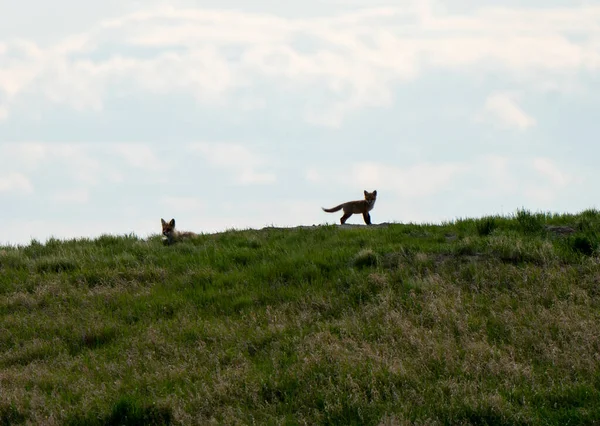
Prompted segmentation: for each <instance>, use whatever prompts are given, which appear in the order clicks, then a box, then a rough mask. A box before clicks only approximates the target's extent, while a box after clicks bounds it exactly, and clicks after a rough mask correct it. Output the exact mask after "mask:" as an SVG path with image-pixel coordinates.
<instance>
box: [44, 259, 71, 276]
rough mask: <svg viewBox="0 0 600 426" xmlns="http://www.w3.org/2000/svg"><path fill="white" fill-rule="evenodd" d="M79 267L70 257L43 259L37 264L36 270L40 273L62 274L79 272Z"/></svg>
mask: <svg viewBox="0 0 600 426" xmlns="http://www.w3.org/2000/svg"><path fill="white" fill-rule="evenodd" d="M78 267H79V265H78V264H77V262H76V261H75V260H73V259H70V258H68V257H43V258H41V259H39V260H38V261H37V262H36V263H35V270H36V271H37V272H39V273H56V274H58V273H61V272H70V271H75V270H77V269H78Z"/></svg>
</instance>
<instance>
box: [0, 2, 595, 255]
mask: <svg viewBox="0 0 600 426" xmlns="http://www.w3.org/2000/svg"><path fill="white" fill-rule="evenodd" d="M598 117H600V1H596V2H594V1H574V0H572V1H564V0H562V1H559V0H543V1H541V0H529V1H528V2H527V6H526V7H524V6H523V2H520V1H515V0H508V1H506V0H505V1H492V0H477V1H476V0H444V1H433V0H407V1H400V0H369V1H367V0H347V1H342V0H305V1H303V2H285V1H279V0H278V1H276V0H255V1H252V2H249V1H247V0H221V1H218V2H217V1H214V0H213V1H199V0H197V1H193V0H181V1H171V2H163V1H159V0H150V1H148V0H145V1H133V0H119V1H117V0H104V1H102V2H93V3H90V2H82V1H80V0H53V1H52V2H48V1H47V0H21V1H19V2H14V1H10V0H0V218H1V223H2V228H1V231H0V244H4V245H7V244H9V245H17V244H28V243H29V242H30V241H31V240H32V239H36V240H38V241H45V240H47V239H48V238H50V237H54V238H59V239H70V238H84V237H85V238H94V237H97V236H99V235H102V234H113V235H122V234H135V235H138V236H140V237H146V236H148V235H152V234H156V233H159V232H160V219H161V218H164V219H166V220H169V219H171V218H175V219H176V222H177V227H178V229H180V230H187V231H195V232H198V233H209V232H218V231H224V230H228V229H247V228H262V227H265V226H282V227H287V226H297V225H313V224H315V225H318V224H326V223H329V224H331V223H338V221H339V217H340V216H341V214H339V213H325V212H323V211H322V210H321V207H332V206H335V205H337V204H340V203H342V202H345V201H350V200H356V199H361V198H362V197H363V191H364V190H368V191H372V190H375V189H376V190H377V192H378V199H377V203H376V205H375V208H374V209H373V211H372V212H371V218H372V221H373V223H381V222H398V223H409V222H411V223H440V222H443V221H451V220H455V219H459V218H465V217H481V216H485V215H496V214H501V215H510V214H514V213H515V212H516V210H517V209H521V208H525V209H528V210H531V211H549V212H559V213H576V212H579V211H581V210H584V209H588V208H596V207H597V205H598V202H597V200H598V199H599V196H600V191H599V190H598V189H596V188H597V182H598V181H599V180H600V168H598V167H597V165H596V164H597V162H598V158H600V143H598V141H599V139H598V137H599V135H600V120H599V119H598ZM348 223H356V224H360V223H363V222H362V217H361V216H360V215H354V216H352V218H350V219H349V220H348Z"/></svg>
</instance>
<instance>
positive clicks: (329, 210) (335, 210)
mask: <svg viewBox="0 0 600 426" xmlns="http://www.w3.org/2000/svg"><path fill="white" fill-rule="evenodd" d="M343 206H344V205H343V204H340V205H339V206H336V207H332V208H330V209H326V208H325V207H321V208H322V209H323V211H324V212H327V213H333V212H337V211H338V210H342V207H343Z"/></svg>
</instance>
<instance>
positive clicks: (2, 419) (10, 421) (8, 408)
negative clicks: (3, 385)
mask: <svg viewBox="0 0 600 426" xmlns="http://www.w3.org/2000/svg"><path fill="white" fill-rule="evenodd" d="M25 420H26V418H25V415H24V414H23V413H21V412H20V411H19V410H17V408H16V407H15V406H14V405H13V404H2V405H0V426H5V425H6V426H9V425H19V424H22V423H25Z"/></svg>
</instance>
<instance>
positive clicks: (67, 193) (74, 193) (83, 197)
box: [52, 188, 90, 204]
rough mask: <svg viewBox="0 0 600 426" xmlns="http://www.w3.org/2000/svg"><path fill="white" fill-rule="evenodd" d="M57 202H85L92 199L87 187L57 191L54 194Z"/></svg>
mask: <svg viewBox="0 0 600 426" xmlns="http://www.w3.org/2000/svg"><path fill="white" fill-rule="evenodd" d="M52 199H53V200H54V201H55V202H59V203H66V204H85V203H87V202H88V201H89V200H90V193H89V191H88V190H87V189H85V188H79V189H67V190H62V191H57V192H55V193H54V194H53V195H52Z"/></svg>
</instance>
